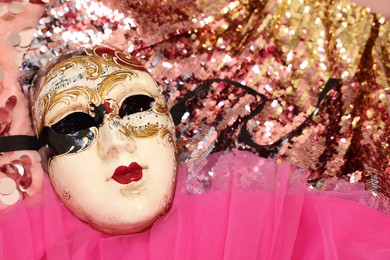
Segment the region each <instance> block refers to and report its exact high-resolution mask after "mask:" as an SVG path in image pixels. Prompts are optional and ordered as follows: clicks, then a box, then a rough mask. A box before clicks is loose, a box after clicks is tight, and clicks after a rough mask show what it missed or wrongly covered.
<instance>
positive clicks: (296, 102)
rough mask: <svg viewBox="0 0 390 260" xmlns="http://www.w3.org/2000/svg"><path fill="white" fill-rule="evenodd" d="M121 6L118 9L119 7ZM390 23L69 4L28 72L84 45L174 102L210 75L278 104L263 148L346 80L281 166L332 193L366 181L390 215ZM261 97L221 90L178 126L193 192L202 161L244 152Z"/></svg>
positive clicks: (357, 17) (271, 9) (262, 132)
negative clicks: (139, 67)
mask: <svg viewBox="0 0 390 260" xmlns="http://www.w3.org/2000/svg"><path fill="white" fill-rule="evenodd" d="M117 2H119V4H118V3H117ZM389 34H390V25H389V22H388V21H386V19H385V18H384V17H381V16H379V15H376V14H374V13H370V11H369V10H368V9H365V8H361V7H357V6H356V5H354V4H352V3H351V2H349V1H344V0H335V1H325V0H324V1H320V0H318V1H309V0H291V1H276V0H270V1H261V0H256V1H255V0H240V1H238V0H237V1H213V0H204V1H192V0H191V1H189V0H180V1H179V0H175V1H131V0H128V1H112V3H110V2H99V1H89V0H76V1H72V2H68V1H58V2H54V3H52V4H51V5H49V6H48V7H47V8H46V11H45V13H44V15H43V16H42V18H41V20H40V21H39V26H38V28H37V31H36V34H35V35H36V37H35V39H34V41H33V42H32V45H31V47H30V50H29V51H28V52H27V55H26V56H25V62H26V63H25V65H26V64H29V65H34V66H41V65H43V64H45V63H46V62H47V61H48V60H50V59H51V58H53V57H54V56H56V55H58V54H60V53H62V52H63V51H65V50H68V49H72V48H76V47H77V46H79V45H81V44H87V43H88V44H89V43H92V44H101V43H104V44H109V45H112V46H114V47H117V48H121V49H124V50H127V51H129V52H131V53H132V54H133V55H134V56H135V57H136V58H137V59H138V60H140V61H141V62H142V63H143V64H144V65H145V66H146V68H147V70H148V71H149V72H150V73H151V74H152V76H153V77H154V78H155V79H156V80H157V82H158V83H159V85H160V86H161V89H162V91H163V93H164V94H165V95H166V97H167V98H168V100H169V102H170V104H171V105H174V104H175V103H176V102H177V101H178V100H180V98H182V97H183V96H184V95H185V94H186V93H188V92H189V91H192V90H194V89H195V88H196V87H197V86H199V85H200V84H202V83H203V82H205V81H206V80H208V79H211V78H216V77H218V78H227V79H230V80H233V81H236V82H239V83H241V84H244V85H246V86H249V87H251V88H253V89H255V90H257V91H258V92H260V93H262V94H264V95H265V96H266V97H267V103H266V105H265V107H264V109H263V111H262V112H261V113H260V114H259V115H258V116H256V117H255V118H253V119H252V120H250V122H249V124H248V130H249V131H250V133H251V134H252V138H253V140H255V141H256V142H257V143H259V144H262V145H266V144H272V143H273V142H274V141H276V140H278V139H279V138H280V137H282V136H284V135H285V134H286V133H288V132H290V131H291V130H292V129H294V128H296V127H297V126H298V125H299V124H300V123H301V122H302V121H304V120H305V119H306V117H307V116H308V115H309V114H310V113H311V112H312V111H313V110H314V109H316V108H315V105H316V101H317V99H318V95H319V93H320V92H321V90H322V89H323V87H324V85H325V83H326V81H327V80H328V79H329V78H331V77H336V78H341V79H342V80H343V84H342V86H339V87H337V88H335V89H333V90H332V91H331V92H330V93H329V94H328V96H327V98H326V99H325V100H324V102H322V104H321V106H320V107H319V108H318V111H317V113H316V114H315V116H314V118H313V120H312V121H311V123H310V124H308V125H307V126H306V127H305V128H304V129H303V130H302V132H301V133H300V134H298V135H296V136H294V137H293V138H290V139H288V140H286V141H285V142H283V144H282V145H281V146H280V147H278V150H277V152H276V153H275V154H274V156H273V157H274V158H275V159H276V160H278V161H285V160H287V161H290V162H291V163H293V164H294V165H296V166H298V167H301V168H304V169H308V170H309V171H310V175H309V177H308V183H309V185H311V186H312V187H314V188H317V189H321V190H338V189H343V185H344V184H343V183H345V182H347V181H349V182H363V183H364V184H365V186H366V189H368V190H370V191H372V192H371V197H369V198H368V201H369V204H370V205H371V206H373V207H375V208H377V209H381V210H383V211H385V212H389V211H390V207H388V204H389V198H390V168H389V159H390V153H389V151H390V147H389V138H390V119H389V113H390V107H389V102H390V95H389V90H390V88H389V76H388V75H389V73H390V67H389V64H390V58H389V57H390V55H389V51H390V48H389V47H390V39H389ZM258 102H259V100H258V99H257V98H256V97H255V96H253V95H250V94H248V93H246V92H245V91H243V90H240V89H237V88H234V87H232V86H228V85H226V84H222V83H219V84H217V83H215V84H213V85H212V88H211V89H210V90H209V91H208V92H207V93H204V94H202V95H199V96H197V97H195V98H193V99H191V100H188V102H187V108H188V110H187V111H186V113H185V114H184V115H183V117H182V119H181V123H180V125H179V126H178V127H177V136H178V149H179V159H180V160H181V161H186V162H187V163H188V165H189V176H188V181H187V183H188V189H189V190H190V191H191V192H194V193H198V192H203V191H205V190H207V187H208V186H209V185H210V181H211V179H212V178H211V176H208V175H207V174H203V173H202V171H201V169H202V167H203V165H202V163H201V162H202V158H204V157H206V156H208V155H209V154H210V153H212V152H216V151H222V150H231V149H240V150H249V151H252V152H254V153H257V154H259V155H261V151H258V150H254V149H252V148H251V147H249V146H247V145H245V143H243V142H242V140H241V139H240V138H239V130H240V127H241V125H242V122H243V120H244V119H245V117H246V116H247V115H249V114H250V113H251V111H253V109H254V108H255V107H256V104H258Z"/></svg>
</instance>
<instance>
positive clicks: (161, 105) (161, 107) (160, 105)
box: [152, 96, 169, 115]
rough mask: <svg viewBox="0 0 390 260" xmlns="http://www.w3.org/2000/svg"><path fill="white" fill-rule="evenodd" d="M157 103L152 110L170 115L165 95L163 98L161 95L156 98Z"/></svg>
mask: <svg viewBox="0 0 390 260" xmlns="http://www.w3.org/2000/svg"><path fill="white" fill-rule="evenodd" d="M155 101H156V102H155V103H154V105H153V107H152V111H153V112H156V113H159V114H164V115H168V114H169V109H168V106H167V103H166V102H165V99H164V97H162V98H161V96H159V97H156V98H155Z"/></svg>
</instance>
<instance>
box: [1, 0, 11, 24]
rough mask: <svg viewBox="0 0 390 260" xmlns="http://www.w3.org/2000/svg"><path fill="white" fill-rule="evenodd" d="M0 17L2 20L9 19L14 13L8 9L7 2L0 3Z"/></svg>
mask: <svg viewBox="0 0 390 260" xmlns="http://www.w3.org/2000/svg"><path fill="white" fill-rule="evenodd" d="M0 18H1V19H3V20H11V19H12V18H14V15H13V14H11V13H10V11H9V10H8V4H6V3H0Z"/></svg>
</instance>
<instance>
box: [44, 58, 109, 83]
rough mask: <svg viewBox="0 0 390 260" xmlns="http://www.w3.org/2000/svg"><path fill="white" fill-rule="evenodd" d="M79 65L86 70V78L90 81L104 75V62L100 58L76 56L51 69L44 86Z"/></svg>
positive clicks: (45, 78) (45, 77)
mask: <svg viewBox="0 0 390 260" xmlns="http://www.w3.org/2000/svg"><path fill="white" fill-rule="evenodd" d="M77 65H81V66H83V67H84V68H85V71H84V76H85V77H86V78H87V79H90V80H94V79H97V78H99V77H100V76H101V75H102V73H103V67H102V62H101V60H100V59H99V58H98V57H96V56H74V57H70V58H68V59H66V60H64V61H61V62H59V63H58V64H56V65H55V66H54V67H53V68H51V69H50V71H49V72H48V74H47V75H46V76H44V78H43V81H42V85H46V84H47V83H48V82H50V81H51V80H52V79H53V78H55V77H56V76H57V75H58V74H59V73H64V72H65V71H66V70H68V69H76V68H77Z"/></svg>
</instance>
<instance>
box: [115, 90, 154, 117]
mask: <svg viewBox="0 0 390 260" xmlns="http://www.w3.org/2000/svg"><path fill="white" fill-rule="evenodd" d="M153 104H154V98H151V97H149V96H147V95H134V96H130V97H128V98H126V99H125V101H123V103H122V105H121V107H120V109H119V116H120V117H122V118H123V117H124V116H128V115H132V114H135V113H138V112H143V111H147V110H149V109H151V108H152V106H153Z"/></svg>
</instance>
